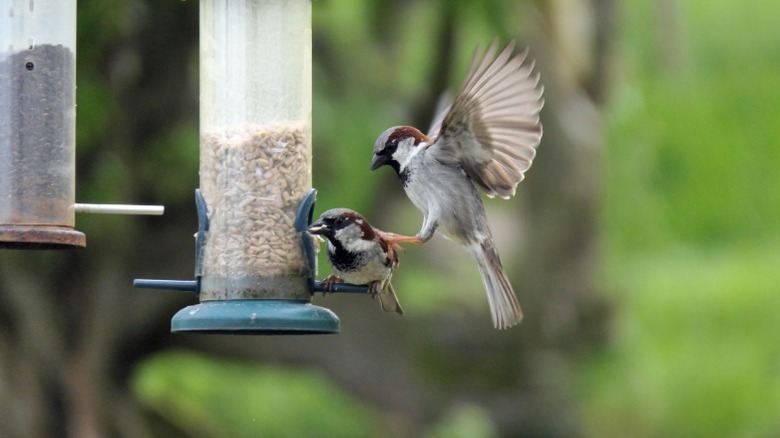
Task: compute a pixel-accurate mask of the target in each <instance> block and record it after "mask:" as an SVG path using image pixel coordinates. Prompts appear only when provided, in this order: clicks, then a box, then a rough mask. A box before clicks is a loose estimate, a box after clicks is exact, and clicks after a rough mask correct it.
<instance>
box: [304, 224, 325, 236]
mask: <svg viewBox="0 0 780 438" xmlns="http://www.w3.org/2000/svg"><path fill="white" fill-rule="evenodd" d="M328 230H330V228H328V226H327V225H325V224H324V223H322V222H315V223H313V224H311V225H310V226H309V228H308V230H307V231H308V232H309V234H325V233H327V232H328Z"/></svg>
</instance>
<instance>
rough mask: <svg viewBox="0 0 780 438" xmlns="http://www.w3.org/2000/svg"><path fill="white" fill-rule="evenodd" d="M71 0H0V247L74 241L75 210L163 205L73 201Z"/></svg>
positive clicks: (79, 243)
mask: <svg viewBox="0 0 780 438" xmlns="http://www.w3.org/2000/svg"><path fill="white" fill-rule="evenodd" d="M75 158H76V0H0V248H13V249H57V248H79V247H84V246H85V245H86V237H85V236H84V234H83V233H81V232H79V231H76V230H75V229H74V226H75V213H76V212H79V211H90V212H99V213H135V214H162V207H154V206H152V207H144V206H122V205H114V206H111V205H92V204H76V202H75V187H76V184H75V181H76V178H75V168H76V166H75Z"/></svg>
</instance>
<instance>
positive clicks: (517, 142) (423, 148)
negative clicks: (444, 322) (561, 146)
mask: <svg viewBox="0 0 780 438" xmlns="http://www.w3.org/2000/svg"><path fill="white" fill-rule="evenodd" d="M513 49H514V44H513V43H510V44H509V45H507V46H506V48H504V49H503V50H502V51H501V52H500V53H499V54H498V55H496V52H497V46H496V43H495V42H494V43H493V44H491V45H490V47H488V49H487V51H486V52H485V53H484V54H480V51H479V50H477V51H476V53H475V55H474V58H473V61H472V63H471V67H470V69H469V72H468V75H467V77H466V80H465V82H464V83H463V85H462V86H461V88H460V91H459V92H458V94H457V96H456V97H455V99H454V100H453V101H452V103H451V104H450V105H448V106H446V107H445V108H444V110H443V111H440V112H438V114H437V117H436V118H435V119H434V122H433V123H432V126H431V129H430V130H429V132H428V134H427V135H425V134H423V133H422V132H420V131H419V130H418V129H416V128H413V127H411V126H396V127H393V128H390V129H388V130H386V131H385V132H383V133H382V135H380V136H379V138H378V139H377V141H376V143H375V144H374V157H373V160H372V162H371V170H375V169H378V168H379V167H382V166H383V165H388V166H390V167H392V168H393V169H394V170H395V171H396V173H397V174H398V177H399V179H400V180H401V184H402V185H403V187H404V190H405V191H406V195H407V196H408V197H409V199H410V200H411V201H412V203H414V205H415V206H416V207H417V208H418V209H419V210H421V211H422V213H423V215H424V219H423V225H422V228H421V229H420V231H419V232H418V233H417V235H416V236H402V235H396V234H390V233H388V235H387V236H386V237H387V238H388V239H389V240H391V241H392V242H412V243H417V244H423V243H425V242H427V241H428V240H429V239H430V238H431V237H433V234H434V233H435V231H436V230H437V229H440V230H441V231H442V232H443V233H444V235H445V236H447V237H449V238H450V239H452V240H454V241H456V242H458V243H459V244H461V245H462V246H464V247H465V248H466V249H467V250H468V251H469V252H470V253H471V255H472V256H473V257H474V259H475V260H476V261H477V263H478V265H479V270H480V273H481V275H482V282H483V283H484V285H485V289H486V291H487V297H488V303H489V305H490V313H491V317H492V320H493V325H494V326H495V327H496V328H498V329H504V328H507V327H511V326H513V325H515V324H517V323H519V322H520V320H521V319H522V317H523V314H522V311H521V310H520V305H519V303H518V302H517V297H516V296H515V293H514V291H513V290H512V285H511V284H510V283H509V280H508V279H507V277H506V274H505V273H504V268H503V267H502V265H501V260H500V258H499V256H498V251H497V250H496V246H495V242H494V240H493V236H492V234H491V232H490V228H489V227H488V222H487V217H486V216H485V209H484V206H483V205H482V200H481V199H480V197H479V193H478V192H477V190H476V188H475V186H477V187H479V188H481V189H482V191H484V192H485V194H486V195H487V196H488V197H491V198H492V197H494V196H495V195H498V196H500V197H502V198H504V199H508V198H509V197H511V196H512V195H514V194H515V189H516V188H517V184H518V183H519V182H520V181H522V179H523V173H524V172H525V171H526V170H528V168H529V167H531V162H532V160H533V158H534V156H535V155H536V147H537V146H538V145H539V142H540V140H541V137H542V125H541V123H540V121H539V111H540V110H541V109H542V105H543V104H544V100H543V99H542V92H543V87H542V86H541V85H540V84H539V75H538V73H533V68H534V64H533V62H525V61H526V58H527V54H528V51H527V50H526V51H523V52H522V53H520V54H518V55H517V56H514V57H513V56H512V52H513ZM440 106H443V105H441V104H440Z"/></svg>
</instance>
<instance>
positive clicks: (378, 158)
mask: <svg viewBox="0 0 780 438" xmlns="http://www.w3.org/2000/svg"><path fill="white" fill-rule="evenodd" d="M389 161H390V157H388V156H386V155H377V154H374V159H373V160H371V170H372V171H373V170H377V169H379V168H380V167H382V166H384V165H385V164H387V163H388V162H389Z"/></svg>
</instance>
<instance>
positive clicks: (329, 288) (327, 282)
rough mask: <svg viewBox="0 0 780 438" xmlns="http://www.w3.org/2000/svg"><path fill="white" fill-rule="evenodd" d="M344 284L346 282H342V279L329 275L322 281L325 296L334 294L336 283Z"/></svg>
mask: <svg viewBox="0 0 780 438" xmlns="http://www.w3.org/2000/svg"><path fill="white" fill-rule="evenodd" d="M343 282H344V280H342V279H341V278H339V277H337V276H335V275H333V274H331V275H328V276H327V277H325V279H324V280H322V286H323V287H324V289H325V290H324V291H322V294H323V295H325V294H328V293H333V285H334V284H336V283H343Z"/></svg>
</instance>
